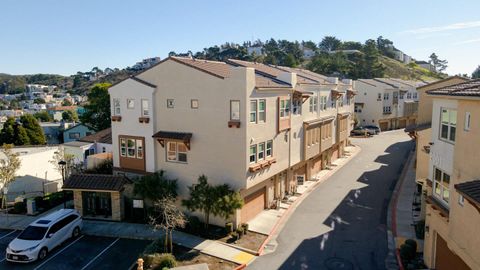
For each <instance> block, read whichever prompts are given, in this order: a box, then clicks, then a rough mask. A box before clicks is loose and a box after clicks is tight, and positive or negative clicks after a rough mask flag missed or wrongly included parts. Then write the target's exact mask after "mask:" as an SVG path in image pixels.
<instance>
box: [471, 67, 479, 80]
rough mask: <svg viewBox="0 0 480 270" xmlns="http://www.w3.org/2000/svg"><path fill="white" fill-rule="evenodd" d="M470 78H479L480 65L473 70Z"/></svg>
mask: <svg viewBox="0 0 480 270" xmlns="http://www.w3.org/2000/svg"><path fill="white" fill-rule="evenodd" d="M472 79H480V66H478V67H477V68H476V69H475V70H474V71H473V73H472Z"/></svg>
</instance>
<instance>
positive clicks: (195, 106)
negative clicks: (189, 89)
mask: <svg viewBox="0 0 480 270" xmlns="http://www.w3.org/2000/svg"><path fill="white" fill-rule="evenodd" d="M190 107H191V108H192V109H198V99H192V100H190Z"/></svg>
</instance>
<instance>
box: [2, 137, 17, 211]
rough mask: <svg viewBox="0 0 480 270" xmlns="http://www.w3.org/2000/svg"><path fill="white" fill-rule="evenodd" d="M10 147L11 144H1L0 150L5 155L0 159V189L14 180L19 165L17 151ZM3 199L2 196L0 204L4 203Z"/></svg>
mask: <svg viewBox="0 0 480 270" xmlns="http://www.w3.org/2000/svg"><path fill="white" fill-rule="evenodd" d="M12 148H13V145H11V144H3V146H2V148H1V150H0V152H2V153H3V155H4V156H5V158H2V159H0V187H2V190H3V188H4V187H6V186H8V184H9V183H11V182H13V181H14V180H15V174H16V173H17V171H18V169H20V166H21V161H20V158H19V157H18V156H19V155H18V153H14V152H13V151H12ZM2 195H3V192H2ZM5 199H6V198H5V197H4V196H2V204H1V205H2V206H3V205H5Z"/></svg>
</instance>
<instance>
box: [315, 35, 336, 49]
mask: <svg viewBox="0 0 480 270" xmlns="http://www.w3.org/2000/svg"><path fill="white" fill-rule="evenodd" d="M341 44H342V41H340V39H338V38H336V37H334V36H326V37H324V38H323V39H322V41H321V42H320V44H318V48H319V49H320V50H322V51H335V50H338V49H339V48H340V45H341Z"/></svg>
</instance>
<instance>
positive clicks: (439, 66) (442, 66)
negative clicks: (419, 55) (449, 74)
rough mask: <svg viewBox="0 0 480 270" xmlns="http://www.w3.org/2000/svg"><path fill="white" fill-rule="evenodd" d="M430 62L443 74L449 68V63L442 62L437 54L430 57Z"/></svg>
mask: <svg viewBox="0 0 480 270" xmlns="http://www.w3.org/2000/svg"><path fill="white" fill-rule="evenodd" d="M429 58H430V61H428V62H429V63H430V64H432V65H433V67H434V68H435V70H436V71H438V72H442V71H444V70H445V69H447V67H448V61H447V60H441V59H439V58H438V56H437V55H436V54H435V53H432V54H431V55H430V57H429Z"/></svg>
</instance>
